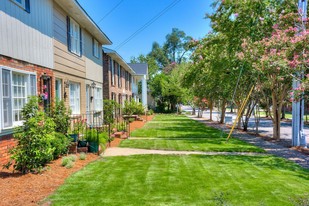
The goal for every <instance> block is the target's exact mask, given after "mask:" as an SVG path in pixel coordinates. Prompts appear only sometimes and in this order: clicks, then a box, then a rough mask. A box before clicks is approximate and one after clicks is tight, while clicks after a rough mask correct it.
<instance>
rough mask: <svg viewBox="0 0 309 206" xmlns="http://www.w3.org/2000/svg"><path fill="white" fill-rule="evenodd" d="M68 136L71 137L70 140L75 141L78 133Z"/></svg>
mask: <svg viewBox="0 0 309 206" xmlns="http://www.w3.org/2000/svg"><path fill="white" fill-rule="evenodd" d="M70 137H71V139H72V142H77V140H78V134H70Z"/></svg>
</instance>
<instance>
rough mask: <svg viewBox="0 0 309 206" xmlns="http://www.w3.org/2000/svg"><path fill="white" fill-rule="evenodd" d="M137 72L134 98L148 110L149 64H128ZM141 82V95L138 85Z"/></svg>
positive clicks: (134, 82)
mask: <svg viewBox="0 0 309 206" xmlns="http://www.w3.org/2000/svg"><path fill="white" fill-rule="evenodd" d="M128 65H129V66H130V67H131V68H132V69H133V70H134V72H135V74H134V75H133V79H132V84H133V94H132V95H133V98H135V100H137V101H140V100H141V102H142V104H143V106H144V107H145V108H146V109H147V108H148V102H147V80H148V64H146V63H136V64H128ZM139 82H141V85H142V88H141V94H139V93H138V84H139Z"/></svg>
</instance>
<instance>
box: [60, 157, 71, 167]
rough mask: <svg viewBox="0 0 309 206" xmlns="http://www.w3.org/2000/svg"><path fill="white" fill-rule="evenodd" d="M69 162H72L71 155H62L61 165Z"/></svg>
mask: <svg viewBox="0 0 309 206" xmlns="http://www.w3.org/2000/svg"><path fill="white" fill-rule="evenodd" d="M69 162H72V160H71V159H70V158H69V157H62V161H61V165H62V166H64V167H65V166H66V165H67V164H68V163H69Z"/></svg>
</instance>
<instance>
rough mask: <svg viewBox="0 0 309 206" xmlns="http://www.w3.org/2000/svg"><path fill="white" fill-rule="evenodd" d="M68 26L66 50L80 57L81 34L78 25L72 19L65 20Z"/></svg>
mask: <svg viewBox="0 0 309 206" xmlns="http://www.w3.org/2000/svg"><path fill="white" fill-rule="evenodd" d="M67 24H68V48H69V51H70V52H72V53H74V54H76V55H79V56H81V51H82V33H81V28H80V26H79V24H77V23H76V21H74V20H73V19H72V18H70V17H68V18H67Z"/></svg>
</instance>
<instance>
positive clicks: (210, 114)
mask: <svg viewBox="0 0 309 206" xmlns="http://www.w3.org/2000/svg"><path fill="white" fill-rule="evenodd" d="M212 110H213V103H212V101H209V120H210V121H212Z"/></svg>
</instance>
